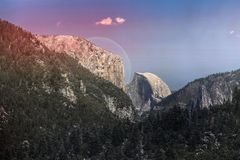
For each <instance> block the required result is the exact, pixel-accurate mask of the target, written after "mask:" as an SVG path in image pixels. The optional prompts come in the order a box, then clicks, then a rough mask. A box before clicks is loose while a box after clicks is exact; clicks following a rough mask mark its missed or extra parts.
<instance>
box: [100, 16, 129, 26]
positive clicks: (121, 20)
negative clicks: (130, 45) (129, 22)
mask: <svg viewBox="0 0 240 160" xmlns="http://www.w3.org/2000/svg"><path fill="white" fill-rule="evenodd" d="M125 22H126V19H124V18H122V17H117V18H115V19H112V18H111V17H107V18H104V19H101V20H99V21H97V22H96V25H103V26H112V25H120V24H123V23H125Z"/></svg>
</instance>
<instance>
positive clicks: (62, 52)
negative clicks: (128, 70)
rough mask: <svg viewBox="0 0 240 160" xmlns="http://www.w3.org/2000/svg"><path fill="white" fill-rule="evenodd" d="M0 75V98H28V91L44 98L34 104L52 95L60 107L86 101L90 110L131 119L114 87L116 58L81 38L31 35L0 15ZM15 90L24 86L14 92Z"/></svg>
mask: <svg viewBox="0 0 240 160" xmlns="http://www.w3.org/2000/svg"><path fill="white" fill-rule="evenodd" d="M39 40H41V42H40V41H39ZM88 52H89V53H88ZM66 53H67V54H66ZM73 57H74V58H73ZM79 62H80V63H79ZM82 65H84V66H85V67H83V66H82ZM86 68H90V69H89V70H91V71H92V72H93V73H95V74H93V73H91V72H90V71H89V70H88V69H86ZM0 75H1V76H0V82H1V84H2V86H1V88H0V89H1V91H0V93H1V94H0V95H1V97H9V95H5V93H6V94H7V93H8V91H9V92H11V91H16V92H13V93H11V94H12V95H11V94H10V95H11V97H13V98H14V97H17V96H19V97H21V96H22V95H24V94H28V96H26V97H28V98H27V100H28V101H31V100H34V99H38V98H36V97H34V96H32V97H31V96H30V95H32V94H33V95H34V94H35V93H38V94H37V95H38V96H39V97H44V98H40V99H39V101H40V102H39V103H45V101H46V100H47V99H48V97H51V96H52V95H55V96H53V98H52V101H54V102H51V103H54V104H57V103H55V102H58V103H60V104H59V106H63V107H67V108H71V109H72V110H76V109H77V108H81V107H84V106H87V108H88V111H87V112H88V113H89V114H96V115H98V114H99V113H101V112H104V113H105V112H106V114H109V115H111V114H110V113H111V112H112V113H113V114H112V115H115V117H119V118H123V119H133V115H134V110H133V109H134V108H133V105H132V102H131V100H130V98H129V97H128V96H127V95H126V94H125V93H124V92H123V90H121V89H120V88H119V87H123V65H122V61H121V59H120V57H119V56H115V55H113V54H111V53H110V52H107V51H105V50H103V49H101V48H99V47H97V46H95V45H93V44H92V43H90V42H88V41H86V40H84V39H80V38H77V37H72V36H50V37H44V36H43V37H41V36H37V38H36V36H34V35H32V34H31V33H30V32H27V31H25V30H23V29H22V28H20V27H17V26H15V25H13V24H11V23H9V22H7V21H2V20H1V19H0ZM97 75H101V76H102V77H104V78H105V79H109V80H111V81H112V82H113V83H115V85H114V84H113V83H111V82H110V81H107V80H105V79H103V78H100V77H99V76H97ZM11 76H12V77H13V78H12V77H11ZM8 78H9V79H8ZM11 78H12V79H11ZM10 79H11V80H10ZM12 83H13V84H14V85H13V84H12ZM117 86H118V87H117ZM14 87H16V88H14ZM9 88H10V89H9ZM18 89H23V91H19V92H17V90H18ZM10 90H11V91H10ZM13 95H15V96H13ZM1 100H4V99H1V98H0V104H4V103H1ZM55 100H56V101H55ZM50 101H51V99H50ZM9 102H11V101H9ZM14 102H15V100H14ZM16 102H18V101H16ZM4 106H8V105H7V104H6V105H4ZM1 107H2V106H1V105H0V108H1ZM28 107H29V108H31V107H34V105H33V106H31V105H30V106H28ZM3 109H6V108H3ZM0 112H1V111H0ZM108 112H110V113H108ZM1 113H2V112H1ZM1 113H0V116H1ZM112 115H111V116H112Z"/></svg>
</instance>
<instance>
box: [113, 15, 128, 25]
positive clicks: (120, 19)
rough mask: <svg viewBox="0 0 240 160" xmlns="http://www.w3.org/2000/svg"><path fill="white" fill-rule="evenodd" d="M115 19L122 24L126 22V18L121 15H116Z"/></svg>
mask: <svg viewBox="0 0 240 160" xmlns="http://www.w3.org/2000/svg"><path fill="white" fill-rule="evenodd" d="M115 21H116V22H117V23H118V24H123V23H124V22H126V20H125V19H124V18H122V17H117V18H115Z"/></svg>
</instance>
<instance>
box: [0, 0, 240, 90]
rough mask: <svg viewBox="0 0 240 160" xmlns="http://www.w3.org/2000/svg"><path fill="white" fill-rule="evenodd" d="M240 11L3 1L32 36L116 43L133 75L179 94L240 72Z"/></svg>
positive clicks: (124, 1)
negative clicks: (154, 78) (200, 81)
mask: <svg viewBox="0 0 240 160" xmlns="http://www.w3.org/2000/svg"><path fill="white" fill-rule="evenodd" d="M239 8H240V1H238V0H198V1H193V0H68V1H66V0H1V3H0V18H3V19H6V20H9V21H10V22H13V23H15V24H17V25H20V26H22V27H24V28H26V29H27V30H29V31H31V32H33V33H39V34H71V35H79V36H82V37H85V38H89V37H104V38H108V39H111V40H113V41H115V42H116V43H117V44H119V45H120V46H121V47H122V48H123V49H124V50H125V52H126V54H127V55H128V58H129V61H130V64H131V67H127V68H131V70H130V71H128V72H152V73H155V74H157V75H158V76H160V77H161V78H162V79H163V80H165V81H166V83H167V84H168V85H169V86H170V88H171V89H172V90H176V89H179V88H181V87H182V86H184V85H185V84H187V83H188V82H190V81H192V80H194V79H196V78H199V77H202V76H206V75H208V74H211V73H216V72H223V71H231V70H235V69H238V68H240V63H239V60H240V10H239ZM117 17H118V18H122V19H123V20H122V21H119V22H121V23H118V22H117V21H116V18H117ZM107 18H110V21H103V20H104V19H105V20H106V19H107ZM108 20H109V19H108ZM96 43H97V42H96ZM104 47H108V46H104ZM107 49H109V50H111V49H112V47H109V48H107ZM116 52H117V50H116ZM127 64H128V65H130V64H129V63H127Z"/></svg>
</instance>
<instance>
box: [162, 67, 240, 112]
mask: <svg viewBox="0 0 240 160" xmlns="http://www.w3.org/2000/svg"><path fill="white" fill-rule="evenodd" d="M239 84H240V70H236V71H233V72H226V73H221V74H213V75H210V76H208V77H206V78H201V79H197V80H195V81H193V82H191V83H189V84H188V85H186V86H185V87H184V88H182V89H181V90H179V91H177V92H175V93H174V94H172V95H170V96H168V97H167V98H165V99H164V100H163V101H162V102H160V104H159V106H160V107H159V108H164V109H167V108H169V107H172V106H173V105H178V106H181V107H187V108H189V109H194V108H197V107H199V108H208V107H209V106H210V105H219V104H223V102H224V101H227V100H230V101H231V100H232V94H233V92H234V89H235V88H236V87H239Z"/></svg>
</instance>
